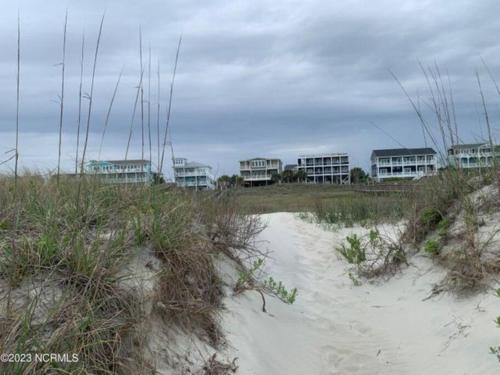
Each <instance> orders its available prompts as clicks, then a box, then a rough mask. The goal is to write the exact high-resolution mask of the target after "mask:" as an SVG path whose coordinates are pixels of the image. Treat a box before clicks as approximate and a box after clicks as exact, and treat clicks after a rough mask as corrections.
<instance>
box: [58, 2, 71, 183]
mask: <svg viewBox="0 0 500 375" xmlns="http://www.w3.org/2000/svg"><path fill="white" fill-rule="evenodd" d="M67 26H68V10H67V9H66V15H65V17H64V34H63V48H62V63H61V97H60V98H59V99H60V102H61V104H60V111H59V149H58V154H57V185H59V177H60V174H61V148H62V128H63V116H64V76H65V68H66V31H67Z"/></svg>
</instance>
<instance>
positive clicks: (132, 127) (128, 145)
mask: <svg viewBox="0 0 500 375" xmlns="http://www.w3.org/2000/svg"><path fill="white" fill-rule="evenodd" d="M143 75H144V71H143V70H141V73H140V76H139V83H138V85H137V90H136V92H135V100H134V107H133V109H132V118H131V119H130V127H129V132H128V140H127V147H126V149H125V160H127V159H128V153H129V150H130V142H131V141H132V133H133V130H134V120H135V114H136V112H137V103H138V101H139V96H140V90H141V86H142V77H143Z"/></svg>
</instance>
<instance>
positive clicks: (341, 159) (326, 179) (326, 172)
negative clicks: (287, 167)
mask: <svg viewBox="0 0 500 375" xmlns="http://www.w3.org/2000/svg"><path fill="white" fill-rule="evenodd" d="M297 169H298V170H299V171H304V172H305V173H306V175H307V182H312V183H317V184H349V183H350V175H349V155H348V154H346V153H325V154H313V155H301V156H299V157H298V159H297Z"/></svg>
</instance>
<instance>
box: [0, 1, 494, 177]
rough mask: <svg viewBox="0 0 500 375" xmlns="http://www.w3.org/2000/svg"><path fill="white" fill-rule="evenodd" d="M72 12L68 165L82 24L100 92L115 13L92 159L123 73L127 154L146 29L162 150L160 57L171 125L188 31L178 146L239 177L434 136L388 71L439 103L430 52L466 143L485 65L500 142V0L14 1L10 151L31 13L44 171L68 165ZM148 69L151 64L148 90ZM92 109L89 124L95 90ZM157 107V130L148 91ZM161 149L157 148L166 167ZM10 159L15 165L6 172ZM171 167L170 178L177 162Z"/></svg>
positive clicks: (24, 93)
mask: <svg viewBox="0 0 500 375" xmlns="http://www.w3.org/2000/svg"><path fill="white" fill-rule="evenodd" d="M66 8H68V12H69V16H68V44H67V64H66V93H65V95H66V98H65V112H64V124H63V149H62V162H63V168H64V169H65V170H67V171H71V170H72V168H73V165H74V160H75V148H76V129H77V117H78V111H77V109H78V84H79V55H80V49H81V39H82V34H83V33H85V38H86V52H85V80H84V91H85V92H88V91H89V87H90V71H91V60H92V58H93V54H94V49H95V43H96V37H97V30H98V26H99V21H100V17H101V15H102V14H103V12H106V15H105V20H104V28H103V34H102V44H101V50H100V52H99V56H98V64H97V70H96V84H95V90H94V110H93V112H92V116H91V121H90V138H89V151H88V154H87V157H86V158H87V159H92V158H97V154H98V148H99V142H100V141H99V139H100V137H101V132H102V128H103V124H104V118H105V115H106V110H107V107H108V105H109V101H110V98H111V94H112V92H113V88H114V85H115V82H116V79H117V78H118V74H119V73H120V70H121V69H122V68H123V77H122V80H121V83H120V87H119V90H118V94H117V98H116V101H115V104H114V107H113V110H112V113H111V118H110V122H109V128H108V130H107V133H106V136H105V139H104V146H103V152H102V158H107V159H119V158H123V157H124V154H125V148H126V144H127V137H128V132H129V126H130V122H131V114H132V109H133V103H134V97H135V90H136V88H135V87H136V86H137V82H138V79H139V72H140V69H139V41H138V40H139V37H138V35H139V27H140V26H141V27H142V34H143V48H144V64H145V67H146V68H147V62H148V48H149V46H150V47H151V51H152V73H151V76H152V79H151V82H152V83H151V100H150V102H151V114H150V117H151V127H152V133H153V135H155V138H154V139H153V146H155V145H156V108H157V104H156V103H157V96H156V91H157V89H156V87H157V86H156V84H157V83H156V81H157V80H156V70H157V63H158V61H159V62H160V70H161V97H160V99H161V113H160V115H161V124H162V129H163V127H164V123H165V118H166V116H165V112H166V104H167V100H168V86H169V83H170V79H171V72H172V68H173V63H174V59H175V50H176V44H177V40H178V38H179V36H180V35H181V34H182V35H183V43H182V48H181V53H180V59H179V66H178V74H177V78H176V84H175V90H174V97H173V106H172V115H171V130H172V133H171V135H172V140H173V145H174V151H175V155H176V156H183V157H186V158H188V159H191V160H194V161H199V162H206V163H209V164H211V165H212V166H213V168H214V172H215V173H216V174H217V175H221V174H224V173H237V169H238V163H237V162H238V160H240V159H243V158H250V157H256V156H264V157H279V158H281V159H282V160H283V161H284V163H294V162H296V158H297V155H299V154H304V153H313V152H348V153H349V154H350V156H351V164H352V165H359V166H362V167H364V168H367V167H368V164H369V156H370V153H371V150H372V149H374V148H386V147H389V148H393V147H399V144H402V145H404V146H407V147H420V146H424V139H423V137H422V130H421V128H420V125H419V122H418V119H417V117H416V115H415V114H414V112H413V111H412V110H411V107H410V105H409V103H408V101H407V99H406V98H405V96H404V95H403V93H402V91H401V89H400V88H399V87H398V85H397V83H396V82H395V81H394V79H393V77H392V76H391V74H390V71H392V72H394V73H395V74H396V75H397V76H398V78H399V79H400V80H401V81H402V83H403V84H404V85H405V87H406V88H407V89H408V91H409V93H410V94H411V95H414V96H419V97H420V98H421V100H422V102H423V103H425V100H426V99H427V97H428V94H427V90H426V83H425V78H424V76H423V74H422V72H421V71H420V68H419V64H418V62H419V61H420V62H421V63H422V64H423V65H426V66H427V65H433V64H435V63H437V64H438V65H439V67H440V69H441V71H442V72H443V73H444V72H448V74H449V78H450V82H451V86H452V87H453V91H454V96H455V102H456V106H457V112H458V113H457V116H458V124H459V130H460V134H461V136H462V139H464V140H465V141H475V140H480V139H481V138H484V137H485V135H486V131H485V127H484V121H483V118H482V116H481V113H482V112H481V111H482V109H481V106H480V97H479V91H478V88H477V83H476V81H475V70H476V69H477V70H479V73H480V75H481V77H482V78H483V80H484V86H485V91H486V96H487V103H488V109H489V110H490V115H491V116H492V120H493V126H494V133H495V134H494V135H495V137H496V138H497V139H499V138H500V131H499V126H498V121H497V120H498V119H499V108H500V97H499V96H498V94H496V93H495V91H494V86H493V84H492V82H491V80H490V79H489V78H488V75H487V74H486V72H485V70H484V66H483V64H482V62H481V58H483V59H484V60H485V61H486V63H487V64H488V66H489V68H490V70H491V72H492V73H493V75H494V76H495V77H496V78H498V79H499V80H500V39H499V35H500V18H499V17H498V15H499V14H500V2H499V1H498V0H481V1H477V0H470V1H469V0H446V1H444V0H432V1H430V0H429V1H424V0H415V1H409V0H366V1H361V0H359V1H348V0H343V1H319V0H317V1H316V0H301V1H294V0H290V1H283V0H274V1H261V0H252V1H248V0H247V1H240V0H232V1H220V0H212V1H191V0H142V1H133V2H132V1H124V0H108V1H106V0H99V1H97V0H86V1H50V2H40V1H35V0H31V1H19V2H18V3H17V4H16V3H15V2H9V3H8V4H4V5H3V7H2V12H1V14H0V49H1V51H2V54H1V55H0V83H1V84H0V95H1V98H2V100H1V101H0V152H1V154H0V161H1V160H4V159H5V158H6V157H8V154H4V152H6V151H8V150H9V149H11V148H12V147H13V145H14V130H15V108H16V101H15V95H16V32H17V12H18V9H19V12H20V17H21V48H22V51H21V54H22V56H21V109H20V110H21V115H20V139H21V140H20V147H19V152H20V163H21V167H26V168H39V169H42V170H48V169H53V168H55V167H56V163H57V141H58V116H59V104H58V94H59V90H60V84H61V77H60V74H61V66H60V65H58V64H59V63H60V62H61V54H62V51H61V48H62V36H63V34H62V31H63V23H64V13H65V10H66ZM147 73H148V71H147V69H146V72H145V82H144V83H145V86H144V93H145V101H146V100H147V91H148V79H147V77H148V75H147ZM83 107H84V115H83V118H82V123H83V126H85V124H86V121H87V115H86V113H87V108H88V100H84V102H83ZM145 109H146V112H145V123H146V125H147V102H146V103H145ZM373 123H375V124H376V126H375V125H373ZM386 133H390V134H391V135H392V137H393V138H394V139H392V138H391V137H389V136H387V135H386ZM131 155H132V156H133V157H140V156H141V123H140V111H138V116H136V121H135V123H134V125H133V140H132V153H131ZM146 157H149V147H148V141H147V137H146ZM167 158H168V159H170V153H168V154H167ZM156 159H157V158H156V147H153V164H155V165H156ZM12 167H13V164H12V163H8V164H4V165H2V166H1V167H0V168H3V169H4V170H5V169H6V168H7V169H8V168H12ZM168 167H169V169H170V162H168ZM165 172H167V174H171V172H170V171H169V170H167V168H166V169H165Z"/></svg>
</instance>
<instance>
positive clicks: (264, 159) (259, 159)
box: [240, 158, 281, 163]
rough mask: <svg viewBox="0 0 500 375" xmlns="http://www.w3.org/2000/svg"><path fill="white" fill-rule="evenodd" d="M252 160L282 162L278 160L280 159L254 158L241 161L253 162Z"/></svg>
mask: <svg viewBox="0 0 500 375" xmlns="http://www.w3.org/2000/svg"><path fill="white" fill-rule="evenodd" d="M252 160H278V161H280V162H281V159H278V158H252V159H245V160H240V163H241V162H242V161H252Z"/></svg>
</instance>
